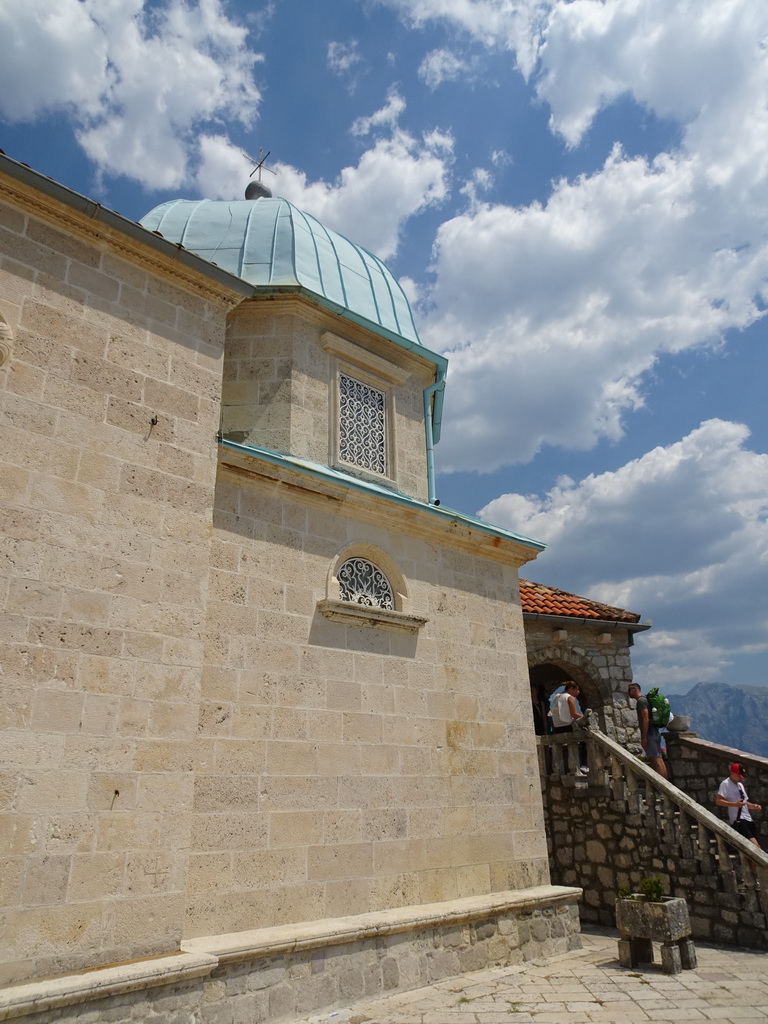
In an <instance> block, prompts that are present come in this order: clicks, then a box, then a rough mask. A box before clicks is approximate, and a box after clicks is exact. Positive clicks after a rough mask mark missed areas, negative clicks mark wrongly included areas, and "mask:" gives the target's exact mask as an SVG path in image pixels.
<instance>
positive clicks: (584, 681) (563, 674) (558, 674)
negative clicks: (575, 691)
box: [528, 646, 613, 730]
mask: <svg viewBox="0 0 768 1024" xmlns="http://www.w3.org/2000/svg"><path fill="white" fill-rule="evenodd" d="M528 675H529V677H530V680H531V683H532V684H533V685H534V686H540V687H541V689H542V691H543V693H544V695H545V696H546V697H547V698H549V697H550V696H551V695H552V693H554V691H555V690H556V689H558V687H560V686H562V685H563V683H564V682H565V681H566V680H567V679H573V681H574V682H575V683H578V684H579V689H580V690H581V697H580V698H579V703H580V704H581V707H582V709H584V710H586V709H587V708H591V709H592V710H593V711H594V712H595V713H596V714H597V720H598V725H599V727H600V728H601V729H603V730H605V728H606V717H608V718H612V705H613V701H612V699H611V695H610V693H609V692H608V690H607V689H606V687H605V686H601V684H600V681H599V678H597V673H596V671H595V666H594V665H593V664H592V662H591V661H590V659H589V658H587V657H583V656H580V655H579V654H578V653H577V652H576V651H571V650H563V649H562V647H555V646H550V647H544V648H541V649H539V650H538V651H536V652H535V654H534V655H532V654H531V653H530V652H529V662H528ZM606 705H607V706H608V708H609V709H610V710H609V712H608V715H607V716H606Z"/></svg>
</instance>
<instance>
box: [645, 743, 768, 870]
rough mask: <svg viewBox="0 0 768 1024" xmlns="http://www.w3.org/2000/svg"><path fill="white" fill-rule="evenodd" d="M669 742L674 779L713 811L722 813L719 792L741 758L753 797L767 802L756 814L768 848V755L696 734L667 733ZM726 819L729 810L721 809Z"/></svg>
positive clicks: (756, 822)
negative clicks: (725, 744)
mask: <svg viewBox="0 0 768 1024" xmlns="http://www.w3.org/2000/svg"><path fill="white" fill-rule="evenodd" d="M665 738H666V743H667V765H668V767H669V774H670V779H671V781H672V782H674V784H675V785H676V786H677V787H678V788H679V789H682V790H683V792H684V793H687V794H688V796H690V797H693V799H694V800H696V801H697V803H700V804H701V805H702V806H703V807H706V808H707V809H708V810H710V811H712V812H713V813H715V814H717V813H718V808H717V807H716V805H715V793H716V792H717V788H718V786H719V785H720V783H721V782H722V781H723V779H724V778H726V777H727V775H728V770H729V766H730V765H731V764H732V763H733V762H734V761H739V762H740V763H741V764H743V765H744V767H745V768H746V777H745V779H744V784H745V786H746V790H747V793H748V794H749V799H750V800H751V801H753V802H754V803H758V804H762V805H763V808H764V810H763V812H762V813H757V812H754V813H753V814H752V817H753V818H754V821H755V824H756V825H757V830H758V834H759V839H760V845H761V846H762V848H763V849H764V850H768V758H765V757H758V756H757V755H756V754H747V753H745V752H744V751H743V750H734V749H733V748H732V747H723V746H721V745H720V744H719V743H710V742H709V740H703V739H700V738H699V737H698V736H697V735H696V733H694V732H688V733H672V732H668V733H666V734H665ZM719 813H722V815H723V819H724V820H725V819H726V818H727V815H726V813H725V811H720V812H719Z"/></svg>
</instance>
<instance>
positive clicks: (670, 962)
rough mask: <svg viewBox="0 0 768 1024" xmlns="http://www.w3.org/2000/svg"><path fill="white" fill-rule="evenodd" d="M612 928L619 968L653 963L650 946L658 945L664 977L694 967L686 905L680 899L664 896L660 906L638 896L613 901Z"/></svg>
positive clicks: (693, 949) (694, 957)
mask: <svg viewBox="0 0 768 1024" xmlns="http://www.w3.org/2000/svg"><path fill="white" fill-rule="evenodd" d="M616 927H617V928H618V930H619V933H620V935H621V938H620V939H619V963H620V964H621V965H622V967H634V966H635V964H638V963H653V943H654V942H660V943H661V965H662V967H663V969H664V971H665V972H666V973H667V974H679V973H680V971H681V970H682V969H683V967H685V968H686V969H692V968H694V967H695V966H696V950H695V947H694V945H693V940H692V939H691V937H690V936H691V922H690V919H689V917H688V904H687V903H686V902H685V900H684V899H683V898H682V897H679V896H667V897H665V898H664V899H663V900H662V901H661V902H660V903H654V902H651V901H650V900H646V899H645V898H644V897H643V896H640V895H637V896H635V897H634V898H632V897H630V898H629V899H623V900H616Z"/></svg>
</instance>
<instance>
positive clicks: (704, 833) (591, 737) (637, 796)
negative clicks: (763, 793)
mask: <svg viewBox="0 0 768 1024" xmlns="http://www.w3.org/2000/svg"><path fill="white" fill-rule="evenodd" d="M539 739H540V740H541V744H540V746H541V748H542V757H543V761H544V764H545V765H547V767H548V769H549V771H550V772H551V771H552V770H553V769H554V772H555V774H563V775H566V776H567V775H571V776H572V777H573V779H574V782H575V783H576V784H582V785H584V786H586V785H588V786H589V788H590V789H592V787H599V788H603V789H605V790H606V791H608V792H610V794H611V796H612V798H613V799H614V800H618V801H622V802H623V803H624V805H625V808H626V812H627V814H629V815H631V816H636V817H637V819H638V820H643V821H648V819H649V818H650V819H652V821H653V824H654V825H655V827H656V828H657V829H659V831H660V832H661V833H663V834H664V835H665V836H666V837H669V838H670V839H672V840H673V841H674V843H675V845H676V846H677V847H679V848H680V849H681V851H682V852H683V854H684V855H685V856H687V857H689V858H692V859H693V860H695V861H696V862H697V863H698V864H699V865H700V867H701V870H702V873H703V874H711V873H712V872H713V870H714V871H717V872H718V873H720V875H721V878H722V880H723V885H724V887H725V888H726V889H730V890H735V889H736V887H737V876H736V873H735V872H734V871H733V864H734V860H736V861H738V864H739V867H740V869H741V877H742V883H741V884H742V885H743V886H744V887H745V888H748V889H759V890H760V892H759V896H760V903H761V904H762V905H763V909H764V911H765V912H767V913H768V854H766V853H765V852H763V850H761V849H760V848H759V847H757V846H755V845H754V843H751V842H749V840H747V839H745V838H744V837H743V836H741V835H739V833H738V832H735V831H734V830H733V829H732V828H731V827H730V826H729V825H727V824H726V823H725V822H724V821H722V820H721V819H720V818H718V817H717V816H716V815H714V814H712V813H711V812H710V811H708V810H707V809H706V808H705V807H703V806H702V805H701V804H700V803H698V802H697V801H696V800H693V799H692V798H691V797H690V796H688V795H687V794H686V793H684V792H682V790H680V789H678V788H677V786H674V785H673V784H672V783H671V782H668V781H667V780H666V779H664V778H662V776H661V775H659V774H658V773H657V772H655V771H654V770H653V769H652V768H650V767H648V765H646V764H645V763H643V762H642V761H640V760H639V759H638V758H637V757H636V756H635V755H634V754H631V753H630V752H629V751H628V750H625V749H624V747H622V746H621V745H620V744H618V743H617V742H616V741H615V740H613V739H611V738H610V737H609V736H606V735H605V733H603V732H602V731H601V730H600V729H599V728H597V726H596V725H595V724H594V720H593V716H590V713H589V712H587V713H586V714H585V716H584V721H583V724H581V723H580V727H578V728H576V729H575V730H574V731H573V732H571V733H559V734H556V735H549V736H542V737H539ZM584 743H586V745H587V750H588V762H589V773H588V775H587V777H586V778H581V779H579V775H580V771H579V768H578V766H579V763H580V762H579V756H578V749H579V744H584ZM565 751H568V754H565V759H564V752H565Z"/></svg>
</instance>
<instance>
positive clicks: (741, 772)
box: [715, 761, 763, 847]
mask: <svg viewBox="0 0 768 1024" xmlns="http://www.w3.org/2000/svg"><path fill="white" fill-rule="evenodd" d="M729 771H730V775H729V776H728V778H727V779H723V781H722V782H721V783H720V788H719V789H718V791H717V793H716V795H715V803H716V804H717V806H718V807H727V808H728V820H729V822H730V823H731V828H732V829H735V830H736V831H737V832H738V833H739V835H740V836H744V838H745V839H748V840H749V841H750V843H754V844H755V846H757V847H759V846H760V843H758V841H757V827H756V826H755V822H754V820H753V818H752V815H751V814H750V813H749V812H750V811H762V809H763V808H762V807H761V806H760V804H753V803H750V802H749V798H748V797H747V791H746V789H745V788H744V776H745V775H746V772H747V769H746V768H745V767H744V765H743V764H739V762H738V761H737V762H735V763H734V764H732V765H731V767H730V769H729Z"/></svg>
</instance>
